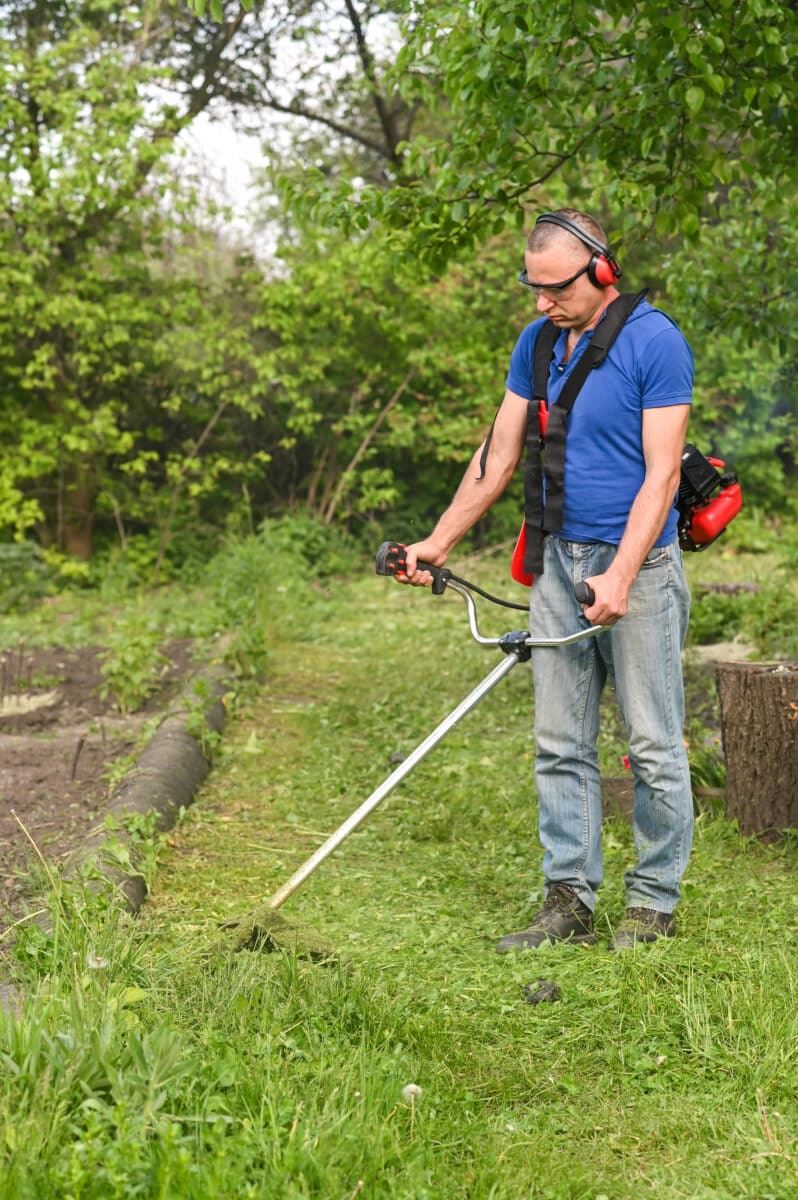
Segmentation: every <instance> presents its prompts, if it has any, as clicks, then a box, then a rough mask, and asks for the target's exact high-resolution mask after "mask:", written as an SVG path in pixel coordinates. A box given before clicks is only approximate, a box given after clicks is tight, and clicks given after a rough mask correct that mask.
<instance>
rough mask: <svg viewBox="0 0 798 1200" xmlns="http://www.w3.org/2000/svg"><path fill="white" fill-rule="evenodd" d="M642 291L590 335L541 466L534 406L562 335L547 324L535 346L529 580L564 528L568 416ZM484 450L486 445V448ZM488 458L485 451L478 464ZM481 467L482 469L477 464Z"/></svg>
mask: <svg viewBox="0 0 798 1200" xmlns="http://www.w3.org/2000/svg"><path fill="white" fill-rule="evenodd" d="M646 290H647V289H644V290H643V291H642V292H638V293H637V294H636V295H629V294H627V295H623V296H618V297H617V298H616V299H615V300H613V302H612V304H610V305H609V306H608V307H607V309H606V311H605V313H604V316H603V318H602V320H601V321H600V322H599V324H598V325H597V326H596V328H595V329H594V330H593V336H592V337H591V339H590V345H589V346H588V347H587V348H586V349H585V352H584V353H583V355H582V357H581V358H580V359H579V362H578V363H577V364H576V366H575V367H574V369H573V371H572V373H571V374H570V375H569V377H568V380H567V381H566V384H565V386H564V388H563V390H562V393H561V395H560V397H559V399H558V400H557V403H556V404H553V405H552V406H551V408H549V410H548V423H547V427H546V439H545V451H544V454H543V462H542V463H541V454H540V451H541V449H542V448H543V439H542V438H541V437H540V432H539V421H538V405H539V402H540V401H541V400H542V401H544V402H545V403H546V404H547V405H548V382H549V370H550V367H551V358H552V354H553V353H554V345H555V343H556V341H557V338H558V337H559V335H560V330H559V329H558V328H557V326H556V325H554V324H553V323H552V322H551V321H549V322H547V324H546V325H544V326H543V328H542V329H541V331H540V333H539V334H538V338H537V342H536V344H535V357H534V365H533V393H534V395H533V398H532V400H531V401H530V403H529V408H528V410H527V433H526V465H525V467H524V522H525V524H526V553H525V556H524V570H525V571H527V572H528V573H529V574H531V575H540V574H541V573H542V571H543V540H544V537H545V535H546V533H548V532H556V531H557V530H558V529H560V528H562V504H563V493H564V490H565V435H566V432H567V429H568V414H569V413H570V411H571V409H572V408H573V406H574V403H575V401H576V398H577V396H578V395H579V392H580V390H581V388H582V385H583V384H584V382H585V380H586V379H587V377H588V375H589V374H590V372H591V371H592V370H594V369H595V368H596V367H600V366H601V364H602V363H603V362H604V360H605V358H606V357H607V355H608V354H609V352H610V347H611V346H612V344H613V342H614V341H615V339H616V338H617V336H618V334H619V333H620V332H621V329H622V328H623V326H624V324H625V322H626V321H627V320H628V318H629V316H630V315H631V313H632V312H633V310H634V309H635V308H636V307H637V305H638V304H639V303H640V301H641V300H642V299H643V298H644V297H645V295H646ZM486 448H487V443H486ZM486 455H487V449H485V450H483V458H482V463H484V460H485V458H486ZM481 465H482V464H481ZM544 477H545V480H546V504H545V509H544V507H543V484H542V481H543V478H544Z"/></svg>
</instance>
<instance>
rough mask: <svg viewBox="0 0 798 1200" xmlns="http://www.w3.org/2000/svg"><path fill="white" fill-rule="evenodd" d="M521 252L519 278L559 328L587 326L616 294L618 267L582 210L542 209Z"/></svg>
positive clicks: (596, 227) (598, 227) (599, 232)
mask: <svg viewBox="0 0 798 1200" xmlns="http://www.w3.org/2000/svg"><path fill="white" fill-rule="evenodd" d="M524 257H525V265H526V269H525V272H524V274H523V275H522V276H521V281H522V282H523V283H525V284H526V285H527V286H528V287H531V288H532V290H533V291H534V292H535V294H536V295H537V297H538V311H539V312H541V313H542V314H543V315H544V316H547V317H549V318H550V319H551V320H552V321H554V322H555V324H557V325H560V326H562V327H563V328H566V329H581V328H587V327H589V326H590V324H591V323H593V317H594V315H595V314H597V313H598V314H600V313H601V312H602V311H603V309H604V308H605V307H606V305H607V304H608V303H609V302H610V300H612V299H614V297H615V296H616V295H617V292H616V290H615V281H616V279H618V278H619V276H620V274H621V268H620V267H619V266H618V263H617V262H616V261H615V259H614V258H613V256H612V253H611V251H610V249H609V247H608V245H607V235H606V234H605V232H604V230H603V229H602V227H601V225H599V223H598V221H595V220H594V219H593V218H592V217H590V216H588V215H587V213H582V212H578V211H577V210H576V209H573V208H561V209H558V210H557V211H556V212H551V213H543V214H542V215H541V216H540V217H538V220H537V222H536V224H535V228H534V229H533V230H532V232H531V233H530V235H529V239H528V241H527V246H526V254H525V256H524ZM596 319H598V317H597V316H596Z"/></svg>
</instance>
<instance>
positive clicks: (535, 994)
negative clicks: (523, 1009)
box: [524, 979, 562, 1004]
mask: <svg viewBox="0 0 798 1200" xmlns="http://www.w3.org/2000/svg"><path fill="white" fill-rule="evenodd" d="M524 999H525V1000H526V1002H527V1004H546V1003H553V1002H554V1001H555V1000H561V999H562V992H561V990H560V985H559V983H554V982H553V981H552V980H551V979H538V980H537V982H535V983H525V984H524Z"/></svg>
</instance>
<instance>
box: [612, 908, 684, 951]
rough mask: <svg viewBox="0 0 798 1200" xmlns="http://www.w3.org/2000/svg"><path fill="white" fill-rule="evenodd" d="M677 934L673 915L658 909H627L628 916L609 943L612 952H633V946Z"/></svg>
mask: <svg viewBox="0 0 798 1200" xmlns="http://www.w3.org/2000/svg"><path fill="white" fill-rule="evenodd" d="M675 933H676V918H675V917H674V915H673V913H664V912H658V911H657V909H656V908H627V910H626V915H625V916H624V919H623V920H622V921H621V923H620V925H619V926H618V928H617V929H616V930H615V933H614V934H613V935H612V937H611V938H610V941H609V948H610V950H631V949H632V947H633V946H641V945H645V944H646V943H648V942H656V941H657V940H658V939H659V938H663V937H666V938H671V937H673V935H674V934H675Z"/></svg>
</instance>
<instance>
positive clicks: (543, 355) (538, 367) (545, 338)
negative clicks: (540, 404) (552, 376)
mask: <svg viewBox="0 0 798 1200" xmlns="http://www.w3.org/2000/svg"><path fill="white" fill-rule="evenodd" d="M559 336H560V330H559V329H558V328H557V326H556V325H555V324H554V322H553V321H547V322H546V324H545V325H544V326H543V328H542V329H541V330H540V332H539V333H538V336H537V341H536V342H535V356H534V359H533V364H532V396H533V398H534V399H535V400H545V399H546V392H547V390H548V386H549V370H550V368H551V359H552V355H553V354H554V346H555V343H556V341H557V338H558V337H559Z"/></svg>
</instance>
